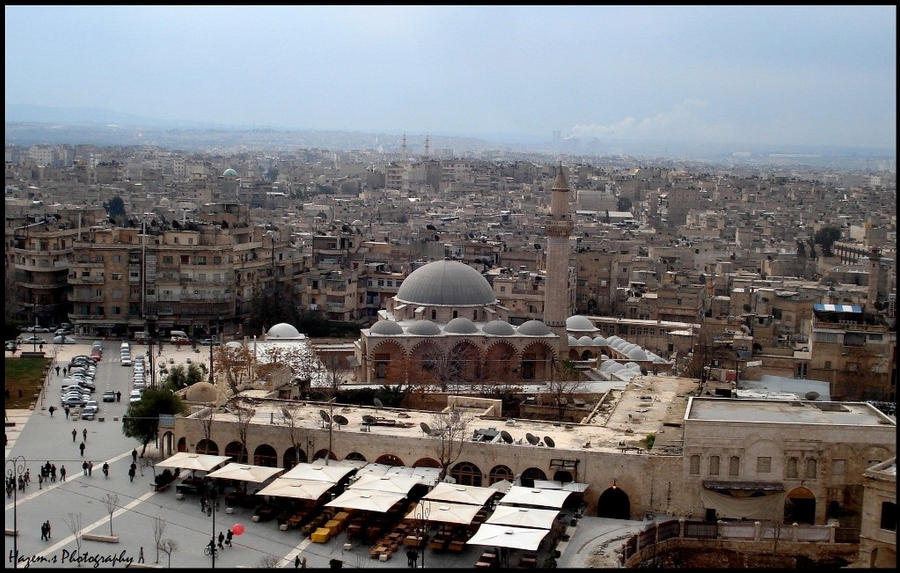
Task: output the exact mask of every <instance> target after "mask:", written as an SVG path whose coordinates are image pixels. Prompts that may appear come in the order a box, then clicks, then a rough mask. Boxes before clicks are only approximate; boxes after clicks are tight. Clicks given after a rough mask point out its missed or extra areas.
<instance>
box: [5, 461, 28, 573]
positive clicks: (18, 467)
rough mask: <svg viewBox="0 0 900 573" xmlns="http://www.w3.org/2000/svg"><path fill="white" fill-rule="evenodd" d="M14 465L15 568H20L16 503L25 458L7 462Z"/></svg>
mask: <svg viewBox="0 0 900 573" xmlns="http://www.w3.org/2000/svg"><path fill="white" fill-rule="evenodd" d="M10 464H12V472H13V484H12V486H13V568H14V569H18V567H19V541H18V540H19V526H18V511H17V507H16V502H17V501H18V498H19V494H18V492H19V476H20V475H22V474H24V473H25V456H16V457H14V458H10V459H8V460H6V465H7V466H9V465H10Z"/></svg>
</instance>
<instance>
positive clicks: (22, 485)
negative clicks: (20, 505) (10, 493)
mask: <svg viewBox="0 0 900 573" xmlns="http://www.w3.org/2000/svg"><path fill="white" fill-rule="evenodd" d="M19 491H25V478H24V477H22V476H19Z"/></svg>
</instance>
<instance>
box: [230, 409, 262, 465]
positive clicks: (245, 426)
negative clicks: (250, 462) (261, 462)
mask: <svg viewBox="0 0 900 573" xmlns="http://www.w3.org/2000/svg"><path fill="white" fill-rule="evenodd" d="M232 410H233V412H234V415H235V416H237V430H238V439H240V441H241V450H242V454H241V455H242V456H244V458H245V459H243V460H240V463H243V464H245V463H247V459H246V458H248V457H249V455H250V453H249V451H248V450H247V433H248V432H249V431H250V422H251V421H252V420H253V415H254V414H256V409H255V408H251V407H249V406H245V405H244V404H243V403H242V402H241V401H240V400H238V401H235V403H234V404H233V405H232Z"/></svg>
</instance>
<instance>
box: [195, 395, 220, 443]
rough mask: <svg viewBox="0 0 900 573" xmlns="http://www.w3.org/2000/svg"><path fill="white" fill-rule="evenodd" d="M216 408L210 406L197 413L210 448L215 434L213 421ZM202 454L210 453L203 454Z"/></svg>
mask: <svg viewBox="0 0 900 573" xmlns="http://www.w3.org/2000/svg"><path fill="white" fill-rule="evenodd" d="M215 413H216V411H215V407H214V406H210V407H208V408H205V409H203V410H201V411H200V412H198V413H197V418H196V419H197V420H199V421H200V426H201V427H202V428H203V438H204V439H205V440H206V445H207V446H208V445H209V444H210V443H211V442H212V433H213V419H214V418H215ZM201 453H209V452H205V451H204V452H201Z"/></svg>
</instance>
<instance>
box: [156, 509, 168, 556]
mask: <svg viewBox="0 0 900 573" xmlns="http://www.w3.org/2000/svg"><path fill="white" fill-rule="evenodd" d="M165 531H166V522H165V520H164V519H163V518H162V517H160V516H156V517H155V518H154V519H153V541H155V542H156V561H154V563H159V550H160V549H162V546H161V543H162V536H163V533H165Z"/></svg>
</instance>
